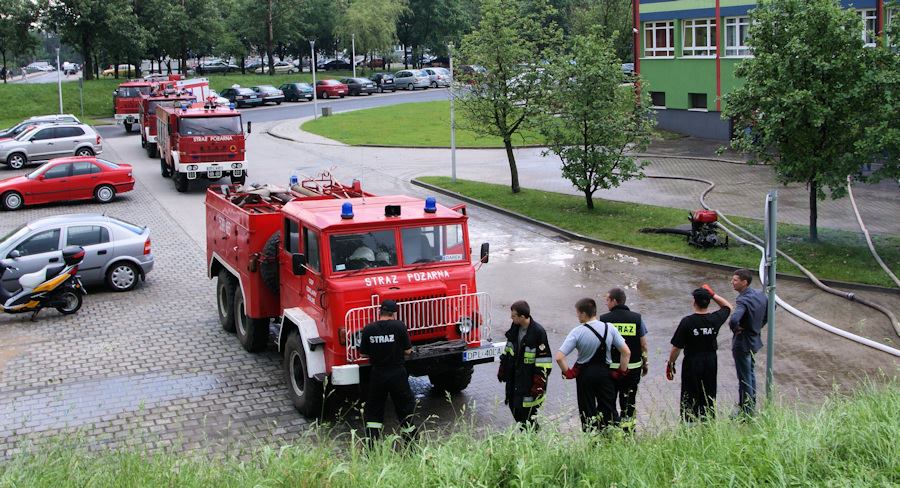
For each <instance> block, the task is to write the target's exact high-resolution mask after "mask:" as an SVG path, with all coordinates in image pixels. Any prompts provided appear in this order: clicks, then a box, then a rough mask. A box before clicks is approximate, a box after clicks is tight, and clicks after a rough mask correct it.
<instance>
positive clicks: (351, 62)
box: [350, 34, 356, 78]
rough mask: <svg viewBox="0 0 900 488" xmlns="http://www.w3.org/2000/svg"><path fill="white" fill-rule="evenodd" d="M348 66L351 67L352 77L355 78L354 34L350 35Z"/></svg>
mask: <svg viewBox="0 0 900 488" xmlns="http://www.w3.org/2000/svg"><path fill="white" fill-rule="evenodd" d="M350 64H352V65H353V77H354V78H356V34H350Z"/></svg>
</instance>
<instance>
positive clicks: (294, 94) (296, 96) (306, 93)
mask: <svg viewBox="0 0 900 488" xmlns="http://www.w3.org/2000/svg"><path fill="white" fill-rule="evenodd" d="M278 89H279V90H281V91H282V92H284V99H285V100H287V101H288V102H299V101H300V100H307V101H309V100H312V99H313V87H312V85H310V84H309V83H285V84H283V85H281V86H279V87H278Z"/></svg>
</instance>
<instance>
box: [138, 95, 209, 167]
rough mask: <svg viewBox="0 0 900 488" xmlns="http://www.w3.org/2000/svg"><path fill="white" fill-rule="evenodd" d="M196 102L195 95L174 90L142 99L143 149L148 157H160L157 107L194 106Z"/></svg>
mask: <svg viewBox="0 0 900 488" xmlns="http://www.w3.org/2000/svg"><path fill="white" fill-rule="evenodd" d="M194 102H196V98H195V97H194V96H193V95H190V94H184V93H181V92H175V91H174V90H171V91H169V90H166V91H162V92H160V91H156V92H153V93H151V94H150V95H148V96H143V97H141V110H140V112H139V116H140V119H139V120H140V122H141V147H143V148H144V149H146V150H147V156H149V157H151V158H155V157H157V156H158V155H159V148H158V146H157V145H156V107H175V106H181V104H182V103H187V104H189V105H193V104H194Z"/></svg>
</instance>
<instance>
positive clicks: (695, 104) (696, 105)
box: [688, 93, 707, 110]
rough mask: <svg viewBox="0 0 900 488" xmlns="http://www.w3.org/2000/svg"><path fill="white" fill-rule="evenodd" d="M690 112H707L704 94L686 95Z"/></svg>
mask: <svg viewBox="0 0 900 488" xmlns="http://www.w3.org/2000/svg"><path fill="white" fill-rule="evenodd" d="M688 103H689V104H690V110H707V105H706V93H688Z"/></svg>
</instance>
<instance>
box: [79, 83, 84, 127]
mask: <svg viewBox="0 0 900 488" xmlns="http://www.w3.org/2000/svg"><path fill="white" fill-rule="evenodd" d="M78 98H79V101H80V102H81V118H82V119H84V71H82V72H81V77H80V78H78Z"/></svg>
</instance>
